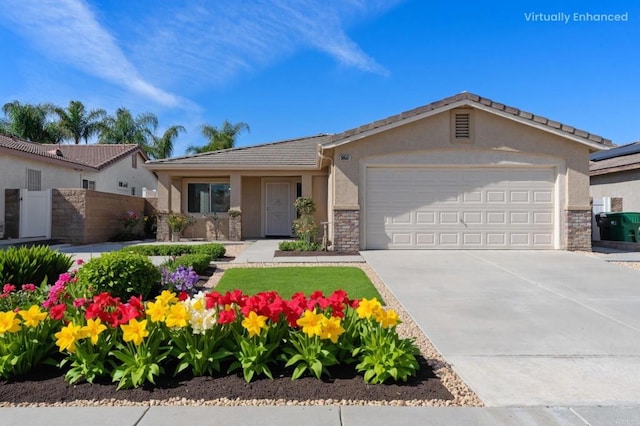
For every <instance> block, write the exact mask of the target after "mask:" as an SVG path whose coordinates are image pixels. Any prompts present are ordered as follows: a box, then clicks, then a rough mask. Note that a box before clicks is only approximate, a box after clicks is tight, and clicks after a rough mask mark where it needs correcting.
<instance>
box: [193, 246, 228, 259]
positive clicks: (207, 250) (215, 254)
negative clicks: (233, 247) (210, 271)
mask: <svg viewBox="0 0 640 426" xmlns="http://www.w3.org/2000/svg"><path fill="white" fill-rule="evenodd" d="M226 252H227V249H225V248H224V246H223V245H222V244H217V243H213V244H202V245H197V246H193V251H192V252H191V253H193V254H196V253H197V254H206V255H207V256H209V259H211V260H216V259H220V258H221V257H223V256H224V254H225V253H226Z"/></svg>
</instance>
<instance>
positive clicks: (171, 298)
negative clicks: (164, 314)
mask: <svg viewBox="0 0 640 426" xmlns="http://www.w3.org/2000/svg"><path fill="white" fill-rule="evenodd" d="M156 302H161V303H163V304H165V305H170V304H172V303H177V302H178V297H177V296H176V294H175V293H174V292H172V291H170V290H163V291H162V293H160V295H158V296H156Z"/></svg>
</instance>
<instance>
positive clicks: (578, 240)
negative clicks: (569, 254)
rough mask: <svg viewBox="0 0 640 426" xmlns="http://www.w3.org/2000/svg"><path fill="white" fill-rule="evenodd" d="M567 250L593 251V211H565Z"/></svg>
mask: <svg viewBox="0 0 640 426" xmlns="http://www.w3.org/2000/svg"><path fill="white" fill-rule="evenodd" d="M565 224H566V227H567V228H566V236H567V250H570V251H575V250H585V251H591V210H565Z"/></svg>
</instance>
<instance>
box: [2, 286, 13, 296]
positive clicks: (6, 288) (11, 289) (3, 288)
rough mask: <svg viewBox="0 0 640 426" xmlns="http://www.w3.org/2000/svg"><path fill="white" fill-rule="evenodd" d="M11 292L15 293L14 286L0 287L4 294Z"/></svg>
mask: <svg viewBox="0 0 640 426" xmlns="http://www.w3.org/2000/svg"><path fill="white" fill-rule="evenodd" d="M12 291H16V286H15V285H13V284H5V285H4V287H2V292H3V293H4V294H9V293H11V292H12Z"/></svg>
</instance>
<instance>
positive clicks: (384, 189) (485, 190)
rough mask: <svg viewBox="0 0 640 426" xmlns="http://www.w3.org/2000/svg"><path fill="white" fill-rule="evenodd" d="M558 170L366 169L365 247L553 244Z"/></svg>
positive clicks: (535, 246) (494, 246)
mask: <svg viewBox="0 0 640 426" xmlns="http://www.w3.org/2000/svg"><path fill="white" fill-rule="evenodd" d="M554 181H555V174H554V171H553V169H551V168H547V169H542V168H541V169H531V168H511V169H510V168H504V169H502V168H500V169H498V168H495V169H491V168H486V169H484V168H477V169H473V168H469V169H442V168H435V169H432V168H424V169H421V168H371V169H367V178H366V204H365V215H364V216H365V218H366V222H365V224H364V227H365V230H364V231H365V233H366V241H367V243H366V244H367V248H404V249H406V248H489V249H491V248H503V249H504V248H507V249H508V248H541V249H551V248H553V246H554V241H555V239H554V217H555V205H554Z"/></svg>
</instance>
